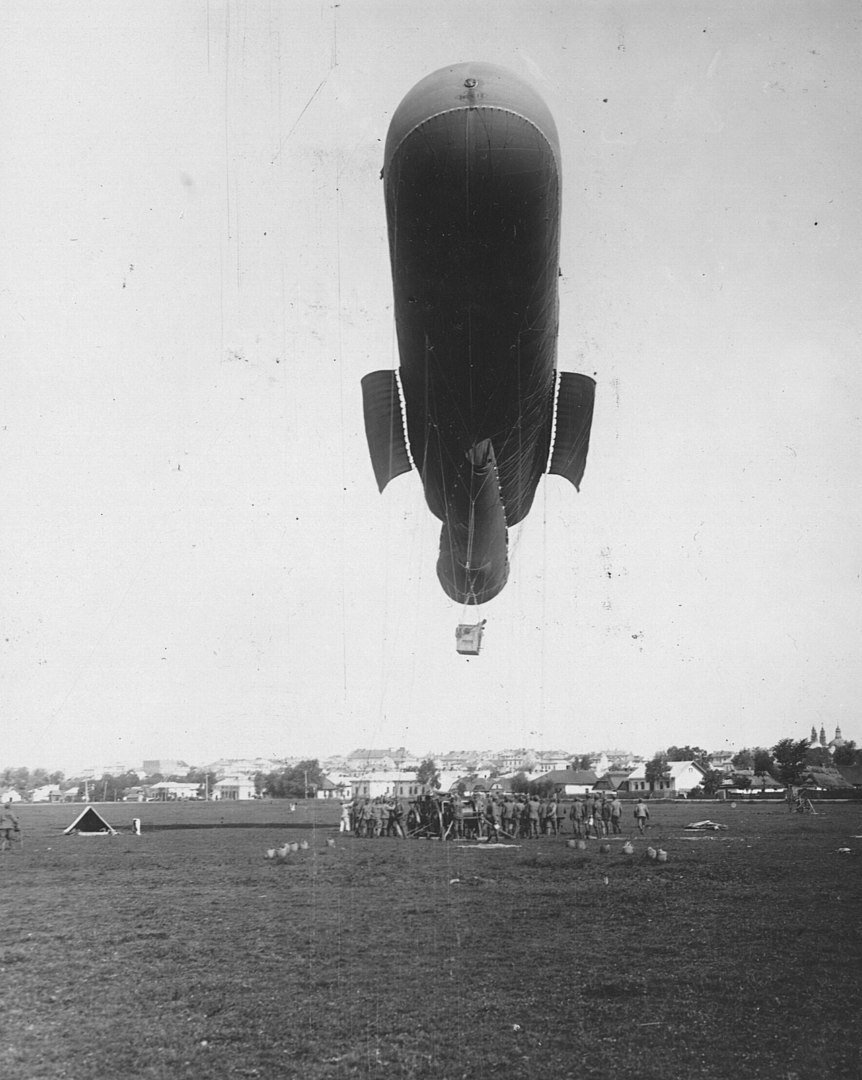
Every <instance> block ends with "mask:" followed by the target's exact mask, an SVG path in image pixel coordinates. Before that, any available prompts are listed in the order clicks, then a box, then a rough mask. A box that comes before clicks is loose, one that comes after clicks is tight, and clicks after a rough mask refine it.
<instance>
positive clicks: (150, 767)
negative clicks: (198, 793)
mask: <svg viewBox="0 0 862 1080" xmlns="http://www.w3.org/2000/svg"><path fill="white" fill-rule="evenodd" d="M188 771H189V766H188V765H187V764H186V763H185V762H184V761H180V760H178V759H177V758H149V759H148V760H145V761H144V765H143V772H144V776H155V775H156V773H158V774H159V775H160V776H185V775H186V773H187V772H188Z"/></svg>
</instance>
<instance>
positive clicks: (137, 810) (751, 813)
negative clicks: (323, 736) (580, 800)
mask: <svg viewBox="0 0 862 1080" xmlns="http://www.w3.org/2000/svg"><path fill="white" fill-rule="evenodd" d="M100 809H101V810H102V812H103V813H104V816H105V817H106V818H107V819H108V820H109V821H111V823H112V824H115V825H128V826H130V825H131V819H132V818H133V817H141V818H142V819H143V824H144V829H143V834H142V835H141V836H140V837H136V836H133V835H132V834H131V833H130V832H122V833H121V834H120V835H118V836H116V837H103V838H97V839H82V838H80V837H64V836H63V835H62V828H63V827H64V826H65V825H66V824H68V823H69V822H70V821H71V820H72V818H73V817H74V816H75V813H74V812H73V811H72V809H71V808H69V807H46V808H41V807H32V808H24V809H23V810H22V811H21V813H20V815H19V816H20V817H21V818H22V824H23V826H24V829H25V834H24V836H25V839H24V846H23V851H20V850H19V851H18V852H17V853H16V854H15V855H13V856H7V857H6V858H5V859H4V860H3V862H2V865H0V874H2V877H0V897H2V903H3V910H4V912H5V913H6V918H5V930H4V935H3V939H2V945H0V978H2V985H3V987H4V1024H3V1031H2V1039H0V1075H3V1076H4V1078H5V1077H8V1078H10V1080H18V1078H20V1080H40V1078H42V1077H45V1078H47V1077H51V1078H69V1080H91V1078H92V1080H95V1078H113V1077H131V1078H136V1077H141V1078H150V1077H152V1078H162V1077H168V1076H170V1077H171V1078H172V1080H174V1078H186V1077H187V1078H191V1077H202V1076H208V1077H209V1076H217V1077H234V1076H235V1077H242V1076H245V1077H248V1076H256V1077H271V1078H273V1080H275V1078H281V1077H294V1076H296V1077H299V1076H302V1077H305V1078H308V1080H329V1078H333V1080H335V1078H347V1077H377V1076H380V1077H389V1078H392V1077H398V1078H400V1077H414V1078H417V1080H424V1078H428V1080H431V1078H432V1077H433V1078H434V1080H441V1078H443V1080H446V1078H452V1080H454V1078H456V1077H458V1078H460V1077H463V1076H471V1077H477V1076H482V1077H484V1076H488V1075H490V1074H491V1073H492V1072H497V1071H499V1072H501V1074H503V1075H505V1076H506V1077H507V1078H508V1077H512V1078H520V1077H524V1078H526V1077H535V1076H537V1075H541V1076H544V1077H547V1078H551V1080H563V1078H566V1077H572V1078H575V1077H576V1078H578V1080H580V1078H585V1077H586V1078H593V1077H594V1078H606V1077H614V1078H616V1080H628V1078H635V1077H637V1078H638V1080H643V1078H651V1077H662V1078H666V1077H668V1076H671V1077H676V1078H682V1077H684V1078H689V1077H692V1078H694V1077H698V1078H705V1080H710V1078H713V1077H714V1078H716V1080H718V1078H719V1077H720V1078H722V1080H724V1078H725V1077H726V1076H727V1075H728V1074H734V1073H742V1074H745V1075H748V1076H752V1077H757V1078H760V1077H764V1078H767V1077H768V1078H773V1077H775V1078H777V1080H807V1078H808V1077H811V1078H812V1080H813V1078H815V1077H816V1078H817V1080H822V1078H823V1077H826V1076H828V1077H830V1078H839V1080H843V1078H847V1080H850V1078H853V1080H857V1078H858V1076H859V1075H862V1069H860V1037H859V1035H858V1024H857V1023H856V1017H858V1015H859V1013H860V1008H862V989H860V980H859V978H858V973H859V971H860V961H862V934H860V919H859V911H860V910H862V903H860V902H862V854H860V852H862V847H860V844H859V841H858V840H856V839H850V838H851V837H852V836H854V834H858V833H862V827H860V826H862V821H860V812H859V810H858V809H857V808H856V807H854V806H852V805H844V806H842V805H837V804H836V805H834V806H831V807H830V808H829V810H828V812H826V813H824V814H822V815H820V816H818V817H817V818H811V819H802V820H800V819H799V818H798V817H797V816H795V815H788V814H786V812H785V811H784V810H783V808H782V807H778V806H765V807H756V806H755V807H748V806H744V805H741V806H740V807H739V808H738V809H735V810H731V809H730V808H729V807H719V806H710V807H709V816H711V817H713V818H714V819H715V820H722V821H724V822H726V823H727V824H728V825H729V826H730V828H729V830H728V832H727V833H723V834H721V835H720V836H713V837H710V838H709V839H708V840H704V841H703V842H701V843H694V842H691V840H690V838H688V837H687V836H686V834H685V832H684V828H683V827H684V825H685V824H686V823H687V822H688V821H690V820H693V819H695V818H697V817H698V816H700V817H702V816H704V815H703V814H702V813H701V810H702V808H695V809H694V810H692V808H690V807H686V806H677V805H673V804H667V805H661V804H660V805H658V806H656V807H655V808H654V818H653V825H654V828H653V829H652V831H651V833H650V839H649V841H643V840H637V841H636V842H635V848H636V850H635V854H634V855H633V856H630V857H627V856H625V855H624V854H623V852H622V848H621V845H612V850H611V852H610V853H608V854H602V853H600V852H599V851H598V845H597V844H596V843H595V842H593V843H592V844H591V845H589V846H588V848H587V850H586V851H578V850H576V849H574V850H573V849H571V848H568V847H567V846H566V844H565V838H564V837H561V838H555V839H541V840H538V841H524V842H522V844H521V846H520V848H518V849H516V850H504V849H498V850H487V851H478V850H476V848H475V847H472V846H470V845H461V844H452V843H445V844H441V843H438V842H428V841H398V840H384V839H381V840H356V839H353V838H351V837H346V838H345V837H340V836H338V834H337V808H335V807H318V806H313V807H308V808H305V807H301V808H300V810H299V811H297V813H296V814H295V815H290V814H288V813H287V811H286V807H281V806H280V805H279V804H257V803H250V804H237V805H235V806H232V807H229V808H223V807H218V806H216V807H213V805H212V804H201V805H194V804H186V805H185V806H183V805H180V806H170V805H168V806H165V807H162V806H160V805H156V804H146V805H145V806H140V807H139V806H137V805H133V806H129V805H128V804H126V805H125V806H123V805H120V806H117V807H111V806H103V807H100ZM216 814H218V815H221V818H220V819H219V818H216V817H214V816H213V815H216ZM282 814H283V817H284V822H283V825H282V823H281V822H280V820H279V816H280V815H282ZM172 824H173V825H185V826H197V827H184V828H173V829H170V828H165V827H164V826H168V825H172ZM159 825H161V826H163V827H162V828H161V829H159V828H158V827H157V826H159ZM207 826H220V827H207ZM238 826H241V827H238ZM274 826H275V828H274ZM279 829H283V831H282V832H279V831H278V830H279ZM291 838H295V839H297V840H302V839H304V840H307V841H308V843H309V848H308V849H307V850H306V851H300V852H297V853H296V854H295V855H294V856H291V857H290V858H289V859H288V860H287V861H285V862H284V863H283V864H280V865H273V864H272V863H271V862H268V861H267V860H265V859H264V852H265V851H266V850H267V849H268V848H271V847H272V846H273V845H274V843H275V842H276V841H278V842H281V841H284V840H289V839H291ZM327 838H334V839H335V840H336V844H335V846H334V847H331V846H328V845H327V844H326V839H327ZM647 843H652V844H653V846H659V844H660V845H661V846H662V847H664V848H665V850H667V852H668V861H667V862H666V863H663V864H658V863H656V862H652V861H650V860H649V859H648V858H647V857H646V855H645V849H646V846H647ZM841 847H849V848H850V849H851V852H850V854H842V853H839V851H838V849H839V848H841Z"/></svg>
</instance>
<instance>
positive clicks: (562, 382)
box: [362, 63, 595, 604]
mask: <svg viewBox="0 0 862 1080" xmlns="http://www.w3.org/2000/svg"><path fill="white" fill-rule="evenodd" d="M382 175H383V180H384V186H385V197H386V218H387V226H388V233H389V254H390V259H391V264H392V284H393V290H394V295H395V324H396V330H397V335H398V351H399V355H400V368H399V370H398V373H396V372H394V371H391V370H387V371H375V372H372V373H371V374H369V375H366V376H365V378H364V379H363V380H362V390H363V404H364V412H365V428H366V434H367V436H368V445H369V449H370V452H371V460H372V464H373V466H374V472H375V476H376V479H377V484H378V487H379V489H380V490H381V491H382V490H383V489H384V487H385V486H386V484H387V483H388V482H389V481H390V480H391V479H392V478H393V477H395V476H398V475H400V474H401V473H403V472H407V471H408V470H409V469H410V468H412V467H413V466H415V467H416V469H417V470H418V471H419V474H420V476H421V478H422V484H423V487H424V490H425V499H426V502H427V503H428V506H429V508H430V510H431V511H432V513H434V514H435V515H436V516H437V517H438V518H439V519H440V521H441V522H442V523H443V525H442V530H441V536H440V556H439V559H438V562H437V576H438V577H439V579H440V582H441V584H442V586H443V588H444V590H445V591H446V593H447V594H448V595H449V596H450V597H451V598H452V599H453V600H456V601H458V602H459V603H468V604H480V603H483V602H484V601H486V600H490V599H492V598H493V597H494V596H496V595H497V594H498V593H499V592H500V590H501V589H502V588H503V586H504V585H505V584H506V579H507V578H508V574H509V562H508V529H509V527H510V526H512V525H516V524H517V523H518V522H520V521H521V520H523V518H524V517H525V516H526V514H527V512H528V511H529V509H530V506H531V505H532V502H533V498H534V496H535V493H536V487H537V485H538V482H539V478H540V477H541V475H542V474H543V473H545V472H551V473H557V474H559V475H561V476H565V477H566V478H567V479H568V480H570V481H571V483H572V484H574V486H575V487H576V488H577V487H578V485H579V484H580V481H581V477H582V476H583V472H584V467H585V465H586V458H587V450H588V446H589V436H590V425H591V422H592V412H593V398H594V394H595V383H594V382H593V380H592V379H591V378H589V377H588V376H586V375H578V374H574V373H572V372H558V371H557V330H558V298H557V279H558V274H559V270H558V267H559V247H560V152H559V142H558V139H557V131H556V128H555V126H554V121H553V119H552V117H551V114H550V112H549V111H548V108H547V106H546V105H545V103H544V102H543V101H542V99H541V98H540V97H539V95H538V94H537V93H536V92H535V90H533V89H532V87H530V86H529V85H527V84H526V83H524V82H522V81H521V80H520V79H519V78H518V77H517V76H515V75H513V74H512V73H511V72H509V71H506V70H505V69H504V68H499V67H496V66H494V65H491V64H481V63H466V64H456V65H454V66H452V67H447V68H443V69H441V70H440V71H436V72H434V73H433V74H431V75H428V76H427V77H426V78H424V79H422V80H421V82H419V83H417V84H416V86H414V87H413V89H412V90H411V91H410V93H408V94H407V96H406V97H405V98H404V100H403V101H402V102H401V104H400V105H399V106H398V108H397V109H396V111H395V114H394V116H393V117H392V122H391V124H390V126H389V133H388V135H387V138H386V151H385V157H384V164H383V174H382ZM552 442H553V445H552Z"/></svg>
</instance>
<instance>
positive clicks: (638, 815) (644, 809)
mask: <svg viewBox="0 0 862 1080" xmlns="http://www.w3.org/2000/svg"><path fill="white" fill-rule="evenodd" d="M634 813H635V821H636V822H637V826H638V832H639V833H640V834H641V836H643V835H644V833H645V831H646V823H647V818H648V817H649V807H648V806H647V804H646V803H645V802H644V800H643V796H641V797H640V798H639V799H638V801H637V802H636V803H635V810H634Z"/></svg>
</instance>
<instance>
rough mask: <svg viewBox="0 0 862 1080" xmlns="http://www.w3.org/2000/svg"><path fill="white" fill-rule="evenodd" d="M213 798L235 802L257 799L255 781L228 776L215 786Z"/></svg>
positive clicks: (242, 777)
mask: <svg viewBox="0 0 862 1080" xmlns="http://www.w3.org/2000/svg"><path fill="white" fill-rule="evenodd" d="M212 798H213V799H227V800H233V801H237V800H239V799H253V798H255V790H254V781H253V780H249V779H248V777H244V776H226V777H224V779H222V780H219V781H218V783H216V784H214V785H213V788H212Z"/></svg>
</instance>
